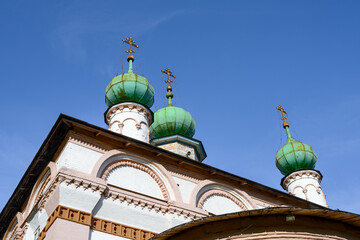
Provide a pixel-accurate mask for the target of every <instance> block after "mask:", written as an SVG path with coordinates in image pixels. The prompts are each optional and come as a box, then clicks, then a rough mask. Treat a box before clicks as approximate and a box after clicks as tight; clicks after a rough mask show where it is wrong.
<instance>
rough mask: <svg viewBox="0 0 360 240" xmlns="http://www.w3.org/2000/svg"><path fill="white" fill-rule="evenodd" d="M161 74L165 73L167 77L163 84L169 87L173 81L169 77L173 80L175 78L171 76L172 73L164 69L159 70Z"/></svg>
mask: <svg viewBox="0 0 360 240" xmlns="http://www.w3.org/2000/svg"><path fill="white" fill-rule="evenodd" d="M161 72H163V73H165V74H166V75H167V80H165V82H166V83H167V84H168V87H171V83H172V82H173V80H172V79H171V78H170V77H173V78H174V79H175V78H176V77H175V76H174V75H173V74H172V72H171V71H170V69H168V68H165V69H164V70H161Z"/></svg>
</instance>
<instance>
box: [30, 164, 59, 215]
mask: <svg viewBox="0 0 360 240" xmlns="http://www.w3.org/2000/svg"><path fill="white" fill-rule="evenodd" d="M56 174H57V169H56V164H55V163H54V162H49V164H48V165H47V167H46V168H45V169H44V171H43V172H42V173H41V174H40V176H39V177H38V180H37V181H36V183H35V185H34V187H33V189H32V191H31V194H30V197H29V200H28V202H27V204H26V207H25V210H24V212H23V216H24V217H25V218H26V216H27V215H28V214H29V213H30V212H31V211H32V209H33V208H34V207H35V206H36V204H38V202H39V201H40V199H41V197H42V195H43V194H44V192H45V191H46V190H47V189H48V187H49V186H50V184H51V181H52V180H53V179H54V178H55V176H56Z"/></svg>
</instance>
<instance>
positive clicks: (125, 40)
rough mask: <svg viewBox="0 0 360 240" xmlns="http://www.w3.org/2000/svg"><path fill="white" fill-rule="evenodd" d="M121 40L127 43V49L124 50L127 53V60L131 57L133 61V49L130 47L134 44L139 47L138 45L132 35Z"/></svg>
mask: <svg viewBox="0 0 360 240" xmlns="http://www.w3.org/2000/svg"><path fill="white" fill-rule="evenodd" d="M122 41H123V42H124V43H127V44H129V50H125V52H127V53H128V54H129V55H128V57H127V60H128V61H129V60H130V59H131V60H133V61H134V56H133V55H132V53H135V49H132V47H133V46H134V47H136V48H139V46H138V45H136V44H135V41H134V40H133V39H132V37H128V38H126V39H123V40H122Z"/></svg>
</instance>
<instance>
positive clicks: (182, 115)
mask: <svg viewBox="0 0 360 240" xmlns="http://www.w3.org/2000/svg"><path fill="white" fill-rule="evenodd" d="M174 134H180V135H183V136H185V137H189V138H191V137H193V136H194V134H195V120H194V119H193V118H192V117H191V114H190V113H189V112H187V111H185V110H184V109H182V108H178V107H174V106H172V105H170V104H169V106H167V107H165V108H161V109H159V110H158V111H156V112H155V114H154V123H153V124H152V125H151V126H150V137H151V138H152V139H153V138H159V137H166V136H170V135H174Z"/></svg>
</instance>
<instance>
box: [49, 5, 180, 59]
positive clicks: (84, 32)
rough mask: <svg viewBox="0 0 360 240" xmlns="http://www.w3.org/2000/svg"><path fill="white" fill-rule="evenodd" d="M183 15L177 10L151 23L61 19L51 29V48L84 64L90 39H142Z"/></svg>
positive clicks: (146, 21)
mask: <svg viewBox="0 0 360 240" xmlns="http://www.w3.org/2000/svg"><path fill="white" fill-rule="evenodd" d="M182 14H186V12H184V11H181V10H176V11H173V12H171V13H168V14H165V15H162V16H156V17H152V18H151V19H140V20H139V18H138V19H136V20H137V21H135V20H134V21H129V20H128V19H129V18H128V17H127V16H125V15H122V16H119V17H118V19H116V20H114V19H111V20H107V19H104V18H103V19H101V20H95V18H92V17H91V16H82V15H78V16H76V15H71V16H68V17H66V16H65V17H64V20H63V22H62V23H61V24H60V25H59V26H58V27H56V28H55V29H54V31H53V34H52V46H53V48H54V49H55V50H57V51H58V52H59V53H61V54H62V55H64V57H65V58H66V59H67V60H68V61H71V62H73V63H85V62H86V61H87V59H88V49H87V47H86V43H87V42H88V41H89V38H92V37H94V36H96V35H97V34H101V35H102V36H104V38H105V39H109V37H114V35H115V36H116V37H118V36H128V35H132V36H137V37H139V36H141V35H144V34H147V33H149V32H152V31H154V30H155V29H156V28H158V27H159V26H160V25H161V24H163V23H165V22H167V21H169V20H171V19H173V18H175V17H177V16H180V15H182Z"/></svg>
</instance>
